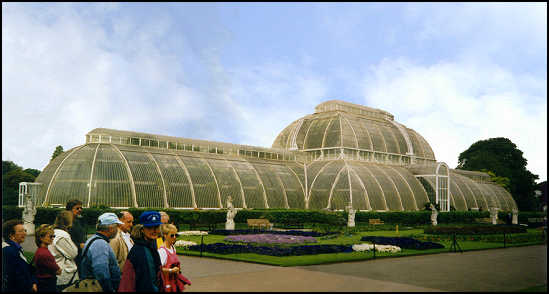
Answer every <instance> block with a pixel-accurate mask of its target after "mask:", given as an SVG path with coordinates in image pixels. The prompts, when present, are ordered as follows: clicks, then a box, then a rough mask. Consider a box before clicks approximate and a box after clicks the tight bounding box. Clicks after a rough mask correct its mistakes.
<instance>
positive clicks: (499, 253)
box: [180, 245, 547, 292]
mask: <svg viewBox="0 0 549 294" xmlns="http://www.w3.org/2000/svg"><path fill="white" fill-rule="evenodd" d="M180 259H181V262H182V267H183V273H184V274H185V276H186V277H188V278H189V279H190V280H191V281H192V282H193V284H192V286H190V287H188V291H191V292H194V291H261V292H265V291H297V292H302V291H314V292H316V291H330V292H332V291H333V292H340V291H390V292H394V291H408V292H419V291H426V292H427V291H494V292H496V291H497V292H499V291H516V290H520V289H524V288H528V287H532V286H537V285H540V284H547V246H545V245H537V246H526V247H514V248H506V249H493V250H481V251H469V252H464V253H442V254H433V255H423V256H409V257H401V258H390V259H389V258H387V259H376V260H368V261H356V262H345V263H336V264H327V265H314V266H300V267H291V268H287V267H277V266H267V265H258V264H252V263H245V262H236V261H227V260H219V259H212V258H205V257H203V258H200V257H190V256H181V258H180Z"/></svg>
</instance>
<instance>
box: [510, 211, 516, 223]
mask: <svg viewBox="0 0 549 294" xmlns="http://www.w3.org/2000/svg"><path fill="white" fill-rule="evenodd" d="M511 223H512V224H513V225H518V211H516V212H515V211H513V219H512V220H511Z"/></svg>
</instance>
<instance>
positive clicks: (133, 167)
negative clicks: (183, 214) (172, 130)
mask: <svg viewBox="0 0 549 294" xmlns="http://www.w3.org/2000/svg"><path fill="white" fill-rule="evenodd" d="M36 182H37V183H40V184H41V188H40V190H39V193H38V205H39V206H58V205H64V203H66V202H67V200H69V199H74V198H78V199H81V200H83V202H84V206H86V207H93V206H99V205H107V206H110V207H117V208H125V207H151V208H181V209H194V208H203V209H210V208H211V209H219V208H224V207H225V205H226V199H227V197H228V196H231V197H232V199H233V205H234V206H235V207H237V208H298V209H335V210H339V209H344V207H345V206H346V205H347V204H348V203H349V202H351V203H352V205H353V208H354V209H357V210H370V211H416V210H422V209H423V208H424V205H425V203H427V202H433V203H439V204H440V207H441V210H443V211H447V210H449V209H450V208H451V207H453V208H455V209H456V210H478V209H483V210H487V209H489V208H491V207H497V208H499V209H501V210H511V209H513V208H516V203H515V202H514V200H513V198H512V197H511V195H510V194H509V193H508V192H507V191H506V190H505V189H503V188H501V187H500V186H497V185H495V184H493V183H491V182H490V181H489V176H488V175H487V174H485V173H481V172H469V171H462V170H453V169H450V168H448V166H447V165H446V164H445V163H442V162H437V161H436V159H435V156H434V153H433V150H432V149H431V147H430V146H429V144H428V143H427V141H426V140H425V139H424V138H423V137H422V136H421V135H419V134H418V133H417V132H415V131H414V130H412V129H410V128H407V127H405V126H404V125H402V124H399V123H397V122H395V121H394V117H393V115H391V114H390V113H388V112H386V111H383V110H379V109H374V108H369V107H365V106H361V105H356V104H351V103H348V102H344V101H339V100H330V101H327V102H324V103H322V104H320V105H318V106H317V107H316V108H315V113H314V114H310V115H307V116H305V117H303V118H300V119H298V120H296V121H294V122H293V123H291V124H290V125H289V126H288V127H286V128H285V129H284V130H282V132H281V133H280V134H279V135H278V136H277V138H276V139H275V141H274V143H273V146H272V148H264V147H256V146H248V145H238V144H230V143H222V142H212V141H205V140H196V139H186V138H178V137H170V136H160V135H152V134H145V133H137V132H130V131H120V130H112V129H104V128H98V129H94V130H92V131H90V132H89V133H88V134H86V143H85V144H83V145H80V146H77V147H74V148H72V149H70V150H67V151H66V152H64V153H63V154H61V155H59V156H57V157H56V158H55V159H54V160H52V161H51V162H50V163H49V164H48V165H47V166H46V167H45V168H44V170H43V172H42V173H41V174H40V175H39V177H38V178H37V179H36Z"/></svg>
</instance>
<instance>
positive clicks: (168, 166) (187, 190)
mask: <svg viewBox="0 0 549 294" xmlns="http://www.w3.org/2000/svg"><path fill="white" fill-rule="evenodd" d="M153 156H154V159H155V160H156V162H157V163H158V166H159V167H160V170H161V171H162V176H163V177H164V182H165V183H166V198H167V200H168V206H169V207H177V208H192V207H193V199H192V191H191V185H190V183H189V179H188V177H187V175H186V173H185V169H184V167H182V166H181V164H180V163H179V162H178V161H177V158H176V157H175V156H173V155H165V154H153Z"/></svg>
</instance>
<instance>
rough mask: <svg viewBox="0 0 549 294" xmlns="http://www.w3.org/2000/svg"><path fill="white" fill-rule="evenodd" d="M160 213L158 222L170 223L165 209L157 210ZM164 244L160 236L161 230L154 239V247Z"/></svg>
mask: <svg viewBox="0 0 549 294" xmlns="http://www.w3.org/2000/svg"><path fill="white" fill-rule="evenodd" d="M158 213H160V222H161V223H162V224H169V223H170V216H169V215H168V213H166V212H165V211H159V212H158ZM162 245H164V239H163V238H162V232H161V233H160V236H158V238H157V239H156V248H160V247H162Z"/></svg>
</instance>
